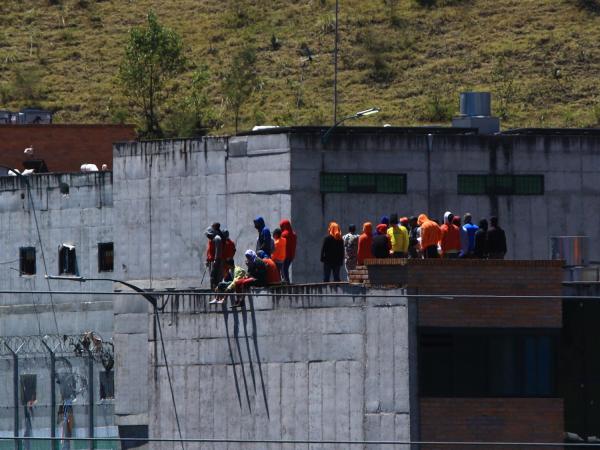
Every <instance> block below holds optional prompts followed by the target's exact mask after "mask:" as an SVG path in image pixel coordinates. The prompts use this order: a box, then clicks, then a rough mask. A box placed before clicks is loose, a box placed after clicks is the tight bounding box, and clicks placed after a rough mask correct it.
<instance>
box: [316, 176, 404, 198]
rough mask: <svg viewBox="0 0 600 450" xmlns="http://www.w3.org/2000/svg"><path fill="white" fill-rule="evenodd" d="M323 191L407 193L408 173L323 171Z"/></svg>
mask: <svg viewBox="0 0 600 450" xmlns="http://www.w3.org/2000/svg"><path fill="white" fill-rule="evenodd" d="M321 192H323V193H336V192H351V193H372V194H406V174H391V173H332V172H323V173H321Z"/></svg>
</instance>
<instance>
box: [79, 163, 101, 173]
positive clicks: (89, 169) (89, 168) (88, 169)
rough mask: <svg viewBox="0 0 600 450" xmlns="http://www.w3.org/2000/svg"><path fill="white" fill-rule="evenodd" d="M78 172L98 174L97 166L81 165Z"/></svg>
mask: <svg viewBox="0 0 600 450" xmlns="http://www.w3.org/2000/svg"><path fill="white" fill-rule="evenodd" d="M80 170H81V171H82V172H98V166H97V165H96V164H89V163H88V164H82V165H81V168H80Z"/></svg>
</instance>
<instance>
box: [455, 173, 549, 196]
mask: <svg viewBox="0 0 600 450" xmlns="http://www.w3.org/2000/svg"><path fill="white" fill-rule="evenodd" d="M458 193H459V194H460V195H544V176H543V175H459V176H458Z"/></svg>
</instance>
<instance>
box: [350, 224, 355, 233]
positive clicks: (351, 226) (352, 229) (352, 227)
mask: <svg viewBox="0 0 600 450" xmlns="http://www.w3.org/2000/svg"><path fill="white" fill-rule="evenodd" d="M348 232H349V233H351V234H354V233H356V225H354V224H350V226H349V227H348Z"/></svg>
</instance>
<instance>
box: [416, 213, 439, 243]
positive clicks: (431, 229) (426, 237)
mask: <svg viewBox="0 0 600 450" xmlns="http://www.w3.org/2000/svg"><path fill="white" fill-rule="evenodd" d="M418 224H419V227H421V248H422V249H426V248H427V247H431V246H432V245H435V246H437V244H438V242H439V241H440V239H441V237H442V232H441V230H440V227H439V226H438V224H437V223H435V222H434V221H433V220H430V219H429V217H427V215H426V214H421V215H420V216H419V219H418Z"/></svg>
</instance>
